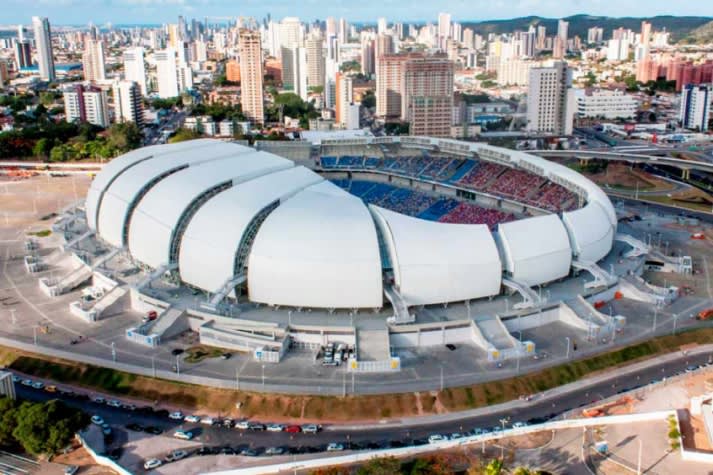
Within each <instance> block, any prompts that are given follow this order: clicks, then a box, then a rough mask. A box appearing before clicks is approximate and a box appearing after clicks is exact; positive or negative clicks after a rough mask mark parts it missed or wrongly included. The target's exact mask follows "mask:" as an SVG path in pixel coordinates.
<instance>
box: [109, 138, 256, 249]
mask: <svg viewBox="0 0 713 475" xmlns="http://www.w3.org/2000/svg"><path fill="white" fill-rule="evenodd" d="M245 149H246V147H243V146H240V145H236V144H230V143H226V142H220V141H213V143H212V144H210V146H208V147H201V149H200V153H198V152H197V151H196V150H193V149H191V148H188V149H182V150H178V151H176V152H171V153H170V154H165V155H161V156H158V157H156V158H152V159H151V160H145V161H142V162H141V163H138V164H136V165H134V166H133V167H131V168H129V169H127V170H126V171H125V172H124V173H122V174H121V175H119V176H118V177H117V178H116V179H115V180H114V181H113V182H112V183H111V184H110V185H109V187H108V188H107V189H106V191H105V192H104V197H103V198H102V202H101V205H100V207H99V213H98V215H99V218H98V221H97V231H98V233H99V236H101V238H102V239H104V240H105V241H107V242H108V243H109V244H111V245H112V246H116V247H123V246H124V244H125V243H124V227H125V226H126V225H127V224H128V223H127V220H129V219H130V218H131V217H130V216H129V215H128V212H129V208H130V207H131V206H133V205H136V204H137V203H136V200H138V199H140V198H141V195H142V193H145V192H146V191H148V190H149V189H150V187H151V186H155V185H156V183H157V182H158V181H160V180H162V179H163V178H165V177H166V176H168V175H169V174H171V173H174V172H176V171H179V170H181V169H183V168H185V167H188V166H190V165H192V164H198V163H201V162H206V161H209V160H214V159H216V158H222V157H225V156H229V155H236V154H238V153H241V152H243V151H244V150H245Z"/></svg>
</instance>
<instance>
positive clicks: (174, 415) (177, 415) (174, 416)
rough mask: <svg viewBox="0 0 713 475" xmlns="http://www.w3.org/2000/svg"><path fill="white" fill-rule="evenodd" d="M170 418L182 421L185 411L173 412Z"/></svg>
mask: <svg viewBox="0 0 713 475" xmlns="http://www.w3.org/2000/svg"><path fill="white" fill-rule="evenodd" d="M168 418H169V419H173V420H174V421H182V420H183V413H182V412H181V411H176V412H172V413H170V414H169V415H168Z"/></svg>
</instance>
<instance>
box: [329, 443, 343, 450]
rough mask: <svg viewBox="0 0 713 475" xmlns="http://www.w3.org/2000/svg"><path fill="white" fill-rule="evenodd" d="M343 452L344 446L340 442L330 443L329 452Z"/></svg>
mask: <svg viewBox="0 0 713 475" xmlns="http://www.w3.org/2000/svg"><path fill="white" fill-rule="evenodd" d="M342 450H344V445H342V444H340V443H339V442H330V443H329V445H327V452H341V451H342Z"/></svg>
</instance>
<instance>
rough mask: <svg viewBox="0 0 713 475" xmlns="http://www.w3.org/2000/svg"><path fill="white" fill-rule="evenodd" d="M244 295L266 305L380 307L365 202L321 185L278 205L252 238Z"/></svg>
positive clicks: (378, 263) (375, 254)
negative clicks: (253, 241) (246, 286)
mask: <svg viewBox="0 0 713 475" xmlns="http://www.w3.org/2000/svg"><path fill="white" fill-rule="evenodd" d="M248 291H249V293H250V300H252V301H254V302H261V303H268V304H282V305H293V306H298V307H326V308H364V307H373V308H379V307H381V306H382V302H383V290H382V285H381V258H380V256H379V243H378V240H377V237H376V228H375V227H374V221H373V220H372V219H371V215H370V214H369V211H368V210H367V208H366V206H364V203H363V202H362V201H361V200H360V199H359V198H357V197H355V196H353V195H351V194H349V193H347V192H346V191H343V190H342V189H340V188H339V187H337V186H336V185H334V184H332V183H330V182H326V181H325V182H322V183H319V184H317V185H313V186H311V187H309V188H306V189H304V190H303V191H301V192H299V193H297V194H296V195H295V196H293V197H292V198H290V199H289V200H287V201H286V202H285V203H284V204H283V205H281V206H279V207H278V208H277V209H276V210H275V211H273V212H272V213H271V214H270V216H268V218H267V219H266V220H265V222H264V223H263V225H262V226H261V227H260V231H258V234H257V237H256V238H255V243H254V244H253V248H252V252H251V253H250V261H249V263H248Z"/></svg>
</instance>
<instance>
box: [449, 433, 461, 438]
mask: <svg viewBox="0 0 713 475" xmlns="http://www.w3.org/2000/svg"><path fill="white" fill-rule="evenodd" d="M462 438H463V434H461V433H460V432H454V433H452V434H451V435H450V436H449V437H448V439H450V440H456V439H462Z"/></svg>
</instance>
